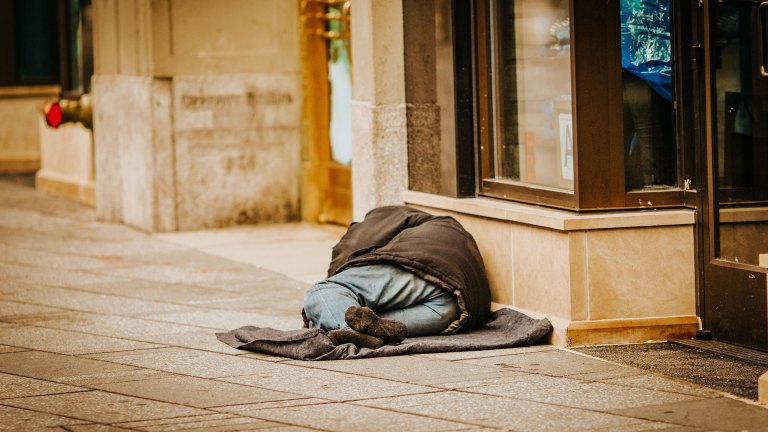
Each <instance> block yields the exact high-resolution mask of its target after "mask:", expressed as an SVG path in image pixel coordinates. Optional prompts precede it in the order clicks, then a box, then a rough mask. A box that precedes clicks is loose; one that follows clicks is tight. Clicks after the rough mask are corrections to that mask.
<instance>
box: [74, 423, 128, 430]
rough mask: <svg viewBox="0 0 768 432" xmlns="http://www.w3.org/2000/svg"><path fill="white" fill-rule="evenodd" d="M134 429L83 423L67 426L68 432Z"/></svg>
mask: <svg viewBox="0 0 768 432" xmlns="http://www.w3.org/2000/svg"><path fill="white" fill-rule="evenodd" d="M130 430H133V429H124V428H119V427H115V426H107V425H101V424H94V423H92V424H83V425H75V426H67V428H66V432H125V431H130Z"/></svg>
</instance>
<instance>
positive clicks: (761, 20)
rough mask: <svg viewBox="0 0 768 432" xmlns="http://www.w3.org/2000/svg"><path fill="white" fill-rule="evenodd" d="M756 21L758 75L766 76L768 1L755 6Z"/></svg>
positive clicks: (767, 69) (767, 64) (767, 74)
mask: <svg viewBox="0 0 768 432" xmlns="http://www.w3.org/2000/svg"><path fill="white" fill-rule="evenodd" d="M757 21H758V26H757V27H758V31H759V32H760V36H759V40H760V75H762V76H764V77H768V23H767V22H766V21H768V1H765V2H762V3H760V5H759V6H758V7H757Z"/></svg>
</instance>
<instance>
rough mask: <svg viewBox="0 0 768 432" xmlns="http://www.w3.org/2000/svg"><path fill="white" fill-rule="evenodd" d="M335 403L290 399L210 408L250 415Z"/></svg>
mask: <svg viewBox="0 0 768 432" xmlns="http://www.w3.org/2000/svg"><path fill="white" fill-rule="evenodd" d="M327 403H335V402H334V401H331V400H327V399H319V398H303V399H290V400H284V401H275V402H259V403H252V404H238V405H230V406H220V407H211V408H210V409H211V410H212V411H219V412H226V413H231V414H242V415H252V414H253V413H254V412H256V411H258V410H263V409H271V408H286V407H296V406H304V405H320V404H327Z"/></svg>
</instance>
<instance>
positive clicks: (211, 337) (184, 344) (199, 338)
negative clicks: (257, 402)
mask: <svg viewBox="0 0 768 432" xmlns="http://www.w3.org/2000/svg"><path fill="white" fill-rule="evenodd" d="M144 340H148V341H152V342H156V343H159V344H162V345H168V346H173V347H180V348H192V349H196V350H202V351H211V352H217V353H222V354H231V355H244V354H246V353H249V352H250V351H245V350H239V349H235V348H232V347H231V346H229V345H227V344H225V343H223V342H221V341H219V340H218V339H216V333H215V332H214V331H213V330H210V329H203V330H196V331H191V332H187V333H173V334H166V335H150V336H145V337H144ZM258 357H259V358H260V359H262V358H263V357H268V356H267V355H265V354H259V355H258ZM279 359H281V360H285V358H284V357H279Z"/></svg>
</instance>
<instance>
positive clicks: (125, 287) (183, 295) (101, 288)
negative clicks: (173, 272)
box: [78, 278, 248, 305]
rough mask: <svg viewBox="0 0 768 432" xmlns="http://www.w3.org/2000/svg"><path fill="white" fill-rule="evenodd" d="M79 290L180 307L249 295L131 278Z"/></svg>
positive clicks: (82, 287)
mask: <svg viewBox="0 0 768 432" xmlns="http://www.w3.org/2000/svg"><path fill="white" fill-rule="evenodd" d="M78 289H80V290H83V291H90V292H95V293H100V294H111V295H117V296H121V297H133V298H138V299H143V300H153V301H158V302H164V303H171V304H179V305H187V304H196V303H205V302H215V301H231V300H232V299H233V297H234V298H238V297H246V296H247V295H248V294H244V293H232V292H230V291H225V290H220V289H214V288H205V287H201V286H197V285H189V284H172V283H163V282H158V281H149V280H143V279H130V278H120V280H119V281H117V282H111V283H107V284H104V283H98V284H82V285H80V286H78Z"/></svg>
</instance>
